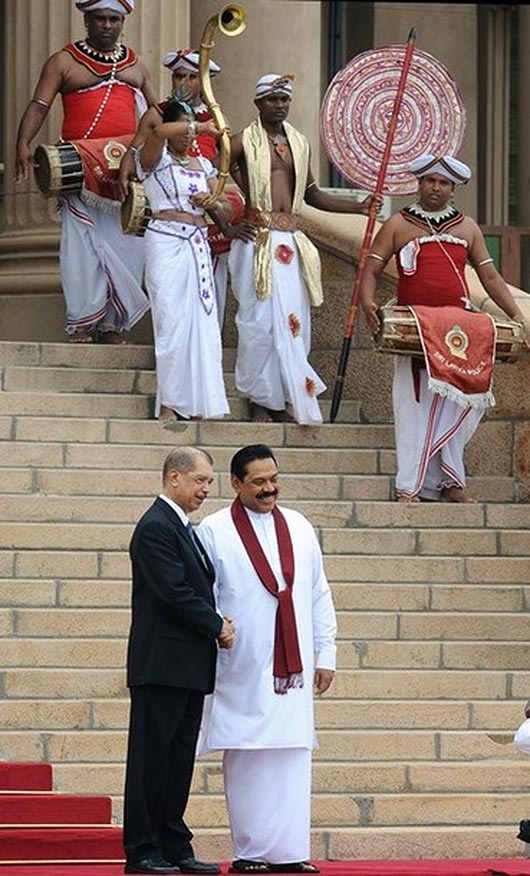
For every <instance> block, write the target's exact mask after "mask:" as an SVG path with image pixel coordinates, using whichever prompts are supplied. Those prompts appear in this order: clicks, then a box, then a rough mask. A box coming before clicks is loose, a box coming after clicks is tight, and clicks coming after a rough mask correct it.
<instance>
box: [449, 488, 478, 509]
mask: <svg viewBox="0 0 530 876" xmlns="http://www.w3.org/2000/svg"><path fill="white" fill-rule="evenodd" d="M440 502H458V503H460V504H463V505H476V504H477V500H476V499H472V498H471V496H468V494H467V493H466V491H465V490H464V489H463V488H462V487H446V488H445V489H444V490H442V491H441V493H440Z"/></svg>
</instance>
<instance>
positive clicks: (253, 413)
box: [249, 401, 274, 423]
mask: <svg viewBox="0 0 530 876" xmlns="http://www.w3.org/2000/svg"><path fill="white" fill-rule="evenodd" d="M249 407H250V419H251V421H252V422H253V423H273V422H274V420H273V419H272V417H271V415H270V413H269V411H268V410H267V408H264V407H263V405H258V404H256V402H252V401H251V402H249Z"/></svg>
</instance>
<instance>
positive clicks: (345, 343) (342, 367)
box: [329, 27, 416, 423]
mask: <svg viewBox="0 0 530 876" xmlns="http://www.w3.org/2000/svg"><path fill="white" fill-rule="evenodd" d="M415 40H416V28H415V27H413V28H412V30H411V31H410V33H409V36H408V39H407V49H406V52H405V59H404V61H403V69H402V70H401V76H400V77H399V83H398V88H397V92H396V97H395V100H394V106H393V109H392V116H391V118H390V124H389V126H388V131H387V134H386V142H385V148H384V151H383V157H382V159H381V167H380V168H379V173H378V175H377V182H376V186H375V192H374V195H375V196H376V197H381V196H382V194H383V186H384V184H385V177H386V172H387V168H388V162H389V160H390V153H391V150H392V143H393V141H394V134H395V132H396V127H397V121H398V116H399V111H400V109H401V103H402V100H403V95H404V93H405V83H406V81H407V74H408V72H409V68H410V65H411V62H412V53H413V51H414V43H415ZM376 214H377V207H376V206H375V204H373V205H372V207H371V209H370V213H369V216H368V222H367V223H366V230H365V232H364V238H363V243H362V247H361V254H360V256H359V264H358V266H357V273H356V275H355V281H354V284H353V289H352V293H351V299H350V310H349V313H348V320H347V322H346V328H345V330H344V337H343V339H342V349H341V352H340V359H339V365H338V368H337V376H336V378H335V386H334V387H333V399H332V402H331V413H330V418H329V419H330V422H331V423H334V422H335V418H336V416H337V414H338V411H339V407H340V402H341V398H342V390H343V387H344V376H345V374H346V366H347V364H348V357H349V355H350V347H351V339H352V336H353V330H354V328H355V320H356V318H357V311H358V310H359V289H360V286H361V280H362V276H363V273H364V266H365V264H366V258H367V256H368V251H369V249H370V247H371V245H372V236H373V233H374V228H375V220H376Z"/></svg>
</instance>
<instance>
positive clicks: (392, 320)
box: [374, 305, 524, 362]
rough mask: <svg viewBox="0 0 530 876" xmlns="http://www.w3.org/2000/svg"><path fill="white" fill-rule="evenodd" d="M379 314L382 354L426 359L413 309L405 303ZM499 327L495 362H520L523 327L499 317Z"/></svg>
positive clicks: (378, 343)
mask: <svg viewBox="0 0 530 876" xmlns="http://www.w3.org/2000/svg"><path fill="white" fill-rule="evenodd" d="M377 313H378V316H379V318H380V320H381V330H380V332H379V333H378V334H377V335H375V336H374V341H375V348H376V350H377V351H378V352H379V353H392V354H393V355H397V356H399V355H402V356H413V357H416V358H418V359H423V348H422V346H421V341H420V337H419V334H418V326H417V324H416V320H415V319H414V316H413V315H412V313H411V311H410V310H409V308H408V307H406V306H403V305H394V306H392V305H387V306H386V307H381V308H380V309H379V310H378V312H377ZM495 326H496V329H497V340H496V344H495V361H496V362H516V361H517V359H518V358H519V355H520V353H521V350H522V348H523V340H524V335H523V327H522V326H521V325H520V324H519V323H518V322H512V321H511V320H509V319H506V320H499V319H495Z"/></svg>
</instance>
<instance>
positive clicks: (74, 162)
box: [34, 143, 83, 198]
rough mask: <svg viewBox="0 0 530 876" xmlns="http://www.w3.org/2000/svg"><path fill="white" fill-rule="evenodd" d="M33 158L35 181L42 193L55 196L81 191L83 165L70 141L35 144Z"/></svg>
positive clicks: (50, 196) (51, 196)
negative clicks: (49, 144)
mask: <svg viewBox="0 0 530 876" xmlns="http://www.w3.org/2000/svg"><path fill="white" fill-rule="evenodd" d="M34 158H35V167H34V173H35V182H36V183H37V186H38V187H39V190H40V191H41V192H42V194H43V195H46V197H48V198H57V197H60V196H61V195H67V194H69V195H74V194H77V193H79V192H80V191H81V189H82V187H83V166H82V163H81V157H80V155H79V153H78V152H77V150H76V148H75V146H73V145H72V144H71V143H61V144H59V145H58V146H37V148H36V150H35V156H34Z"/></svg>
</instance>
